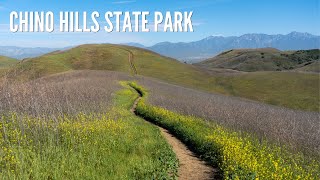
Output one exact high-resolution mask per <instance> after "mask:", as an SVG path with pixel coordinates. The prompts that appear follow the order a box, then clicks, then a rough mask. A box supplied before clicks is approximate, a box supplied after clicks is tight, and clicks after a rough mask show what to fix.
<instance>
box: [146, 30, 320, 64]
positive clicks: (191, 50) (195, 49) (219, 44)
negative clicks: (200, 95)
mask: <svg viewBox="0 0 320 180" xmlns="http://www.w3.org/2000/svg"><path fill="white" fill-rule="evenodd" d="M267 47H271V48H276V49H279V50H307V49H318V48H320V36H315V35H312V34H309V33H299V32H292V33H290V34H287V35H280V34H278V35H267V34H245V35H242V36H239V37H238V36H230V37H223V36H210V37H207V38H205V39H202V40H200V41H195V42H189V43H170V42H163V43H158V44H156V45H154V46H151V47H148V49H150V50H152V51H155V52H157V53H159V54H162V55H165V56H169V57H173V58H176V59H179V60H181V61H187V62H192V63H194V62H199V61H201V60H204V59H207V58H210V57H213V56H215V55H217V54H219V53H221V52H223V51H226V50H231V49H243V48H267Z"/></svg>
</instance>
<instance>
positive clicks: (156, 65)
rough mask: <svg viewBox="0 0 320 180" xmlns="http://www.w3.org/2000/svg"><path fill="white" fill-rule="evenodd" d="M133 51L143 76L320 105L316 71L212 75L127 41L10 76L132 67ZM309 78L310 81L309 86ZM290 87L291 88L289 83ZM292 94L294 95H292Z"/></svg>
mask: <svg viewBox="0 0 320 180" xmlns="http://www.w3.org/2000/svg"><path fill="white" fill-rule="evenodd" d="M128 50H130V51H131V52H132V53H133V54H134V63H135V66H136V68H137V70H138V74H140V75H143V76H149V77H154V78H157V79H160V80H163V81H167V82H169V83H173V84H178V85H182V86H187V87H190V88H196V89H200V90H204V91H208V92H217V93H222V94H227V95H234V96H241V97H246V98H250V99H253V100H258V101H262V102H267V103H272V104H275V105H282V106H286V107H289V108H295V109H304V110H313V111H318V110H319V109H318V107H317V106H318V101H319V97H315V96H316V95H317V94H318V93H317V92H318V89H317V88H318V85H319V82H318V81H317V79H316V76H315V75H312V74H301V73H281V74H279V73H272V72H263V73H249V74H244V75H238V76H222V75H218V74H209V73H207V72H206V71H204V70H203V69H200V68H197V67H195V66H192V65H187V64H183V63H180V62H178V61H176V60H173V59H170V58H167V57H163V56H160V55H158V54H156V53H153V52H151V51H147V50H143V49H140V48H134V47H128V46H118V45H82V46H79V47H77V48H74V49H71V50H68V51H65V52H55V53H51V54H47V55H44V56H41V57H38V58H33V59H29V60H26V61H23V62H22V63H19V64H18V65H17V67H16V68H14V69H13V70H12V71H11V72H12V73H11V76H12V77H14V78H20V79H32V78H37V77H42V76H46V75H50V74H55V73H59V72H65V71H70V70H81V69H92V70H112V71H121V72H131V70H130V65H129V62H128V56H129V54H128ZM292 77H295V78H292ZM246 81H249V82H248V83H247V84H244V83H243V82H246ZM306 83H307V84H308V86H305V84H306ZM285 84H286V85H285ZM288 86H289V87H290V89H288V88H287V87H288ZM293 90H294V91H293ZM249 92H250V93H249ZM287 94H290V95H289V96H287ZM301 102H303V103H301Z"/></svg>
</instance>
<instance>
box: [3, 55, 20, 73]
mask: <svg viewBox="0 0 320 180" xmlns="http://www.w3.org/2000/svg"><path fill="white" fill-rule="evenodd" d="M16 63H18V60H16V59H13V58H9V57H5V56H0V76H1V74H3V73H4V72H5V71H6V70H8V68H9V67H10V66H12V65H14V64H16Z"/></svg>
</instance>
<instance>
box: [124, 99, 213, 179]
mask: <svg viewBox="0 0 320 180" xmlns="http://www.w3.org/2000/svg"><path fill="white" fill-rule="evenodd" d="M140 99H141V97H138V98H137V99H136V100H135V102H134V104H133V106H132V108H131V110H130V111H131V112H132V113H134V114H135V110H136V107H137V104H138V102H139V101H140ZM146 121H147V120H146ZM147 122H149V121H147ZM151 124H152V123H151ZM153 125H154V124H153ZM154 126H156V125H154ZM157 127H158V128H159V129H160V131H161V134H162V136H163V137H164V138H165V139H166V140H167V142H168V144H170V146H171V147H172V149H173V152H174V153H175V154H176V156H177V158H178V160H179V168H178V177H179V179H181V180H208V179H214V177H215V175H217V174H218V170H217V169H214V168H213V167H211V166H209V165H207V164H206V162H205V161H202V160H201V159H200V158H198V157H197V156H196V155H195V154H194V153H193V152H192V151H190V150H189V149H188V147H187V146H186V145H185V144H183V143H182V142H181V141H180V140H179V139H177V138H176V137H174V136H173V135H172V134H171V133H170V132H169V131H168V130H166V129H163V128H161V127H159V126H157Z"/></svg>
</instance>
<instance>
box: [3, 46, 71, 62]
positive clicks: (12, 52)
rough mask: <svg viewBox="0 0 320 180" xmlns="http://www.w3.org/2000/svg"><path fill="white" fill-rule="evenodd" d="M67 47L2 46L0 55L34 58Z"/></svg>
mask: <svg viewBox="0 0 320 180" xmlns="http://www.w3.org/2000/svg"><path fill="white" fill-rule="evenodd" d="M68 48H69V47H67V48H42V47H36V48H28V47H16V46H0V56H7V57H11V58H15V59H20V60H22V59H24V58H33V57H37V56H41V55H43V54H47V53H50V52H53V51H57V50H66V49H68Z"/></svg>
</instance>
